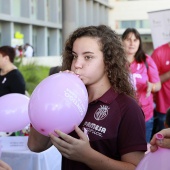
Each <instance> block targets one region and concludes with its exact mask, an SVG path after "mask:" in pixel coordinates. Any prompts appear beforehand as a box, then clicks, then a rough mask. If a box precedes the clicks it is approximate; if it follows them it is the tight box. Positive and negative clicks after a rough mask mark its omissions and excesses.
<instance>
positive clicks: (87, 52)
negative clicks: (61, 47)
mask: <svg viewBox="0 0 170 170" xmlns="http://www.w3.org/2000/svg"><path fill="white" fill-rule="evenodd" d="M72 53H73V54H77V53H76V52H74V51H72ZM83 54H94V53H93V52H91V51H86V52H84V53H83Z"/></svg>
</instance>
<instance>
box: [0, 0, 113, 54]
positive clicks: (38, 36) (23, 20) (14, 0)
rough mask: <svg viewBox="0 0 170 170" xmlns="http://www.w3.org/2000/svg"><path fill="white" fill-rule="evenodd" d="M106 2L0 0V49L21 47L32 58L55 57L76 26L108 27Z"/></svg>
mask: <svg viewBox="0 0 170 170" xmlns="http://www.w3.org/2000/svg"><path fill="white" fill-rule="evenodd" d="M109 9H111V6H109V4H108V0H0V46H2V45H12V46H15V45H24V44H25V43H29V44H31V45H32V46H33V48H34V55H35V56H59V55H61V52H62V47H63V44H64V42H65V40H66V38H67V37H68V35H69V34H70V32H72V31H73V30H74V29H75V28H77V27H79V26H87V25H98V24H108V10H109Z"/></svg>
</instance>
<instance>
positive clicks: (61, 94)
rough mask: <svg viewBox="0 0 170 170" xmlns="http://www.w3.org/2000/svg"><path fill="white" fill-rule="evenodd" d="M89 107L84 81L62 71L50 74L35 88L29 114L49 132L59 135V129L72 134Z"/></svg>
mask: <svg viewBox="0 0 170 170" xmlns="http://www.w3.org/2000/svg"><path fill="white" fill-rule="evenodd" d="M87 107H88V94H87V90H86V87H85V85H84V83H83V82H82V81H81V79H80V78H78V77H77V76H76V75H74V74H71V73H65V72H62V73H57V74H54V75H51V76H49V77H47V78H46V79H44V80H43V81H42V82H41V83H40V84H39V85H38V86H37V87H36V88H35V90H34V91H33V93H32V95H31V98H30V103H29V117H30V121H31V123H32V125H33V127H34V128H35V129H36V130H37V131H38V132H40V133H41V134H43V135H45V136H48V135H49V133H53V134H54V135H56V133H54V130H56V129H58V130H61V131H63V132H64V133H67V134H68V133H70V132H71V131H73V130H74V126H75V125H79V124H80V123H81V122H82V120H83V119H84V116H85V114H86V112H87ZM56 136H57V135H56Z"/></svg>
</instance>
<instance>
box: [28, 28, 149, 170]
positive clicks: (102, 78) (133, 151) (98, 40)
mask: <svg viewBox="0 0 170 170" xmlns="http://www.w3.org/2000/svg"><path fill="white" fill-rule="evenodd" d="M62 57H63V63H62V71H65V70H67V72H71V73H73V74H76V75H77V76H78V77H79V78H80V79H81V80H82V81H83V83H84V84H85V86H86V88H87V91H88V99H89V105H88V111H87V113H86V116H85V118H84V120H83V121H82V123H81V124H80V126H79V127H78V126H75V131H73V132H71V133H70V134H65V133H63V132H61V131H60V129H54V131H55V133H56V134H57V135H58V136H59V137H60V138H58V137H56V136H54V135H52V134H49V137H46V136H43V135H42V134H40V133H38V132H37V131H36V129H34V127H31V129H30V134H29V139H28V147H29V148H30V149H31V150H32V151H35V152H41V151H43V150H45V149H47V148H48V147H50V146H51V145H52V144H53V145H54V146H55V147H56V148H57V149H58V150H59V151H60V152H61V154H62V156H63V157H62V170H73V169H74V170H78V169H81V170H90V169H93V170H99V169H103V170H104V169H112V170H125V169H126V170H134V169H135V167H136V166H137V164H138V163H139V162H140V160H141V159H142V158H143V156H144V152H145V151H146V149H147V147H146V146H147V145H146V141H145V122H144V115H143V112H142V110H141V108H140V107H139V106H138V104H137V102H136V100H135V99H134V98H135V96H134V94H135V92H134V89H133V88H132V85H131V81H130V74H129V68H128V66H127V59H126V56H125V53H124V49H123V48H122V43H121V41H120V38H119V36H118V35H117V34H116V33H115V32H114V31H113V30H111V28H109V27H107V26H105V25H100V26H88V27H82V28H78V29H77V30H75V31H74V32H73V33H72V34H71V35H70V37H69V39H68V40H67V41H66V45H65V49H64V52H63V56H62ZM49 123H50V122H49ZM83 131H85V132H86V131H87V133H84V132H83ZM87 135H88V136H87Z"/></svg>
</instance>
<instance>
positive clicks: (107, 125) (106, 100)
mask: <svg viewBox="0 0 170 170" xmlns="http://www.w3.org/2000/svg"><path fill="white" fill-rule="evenodd" d="M84 127H85V128H86V129H87V131H88V136H89V140H90V145H91V147H92V148H93V149H95V150H96V151H98V152H100V153H102V154H104V155H106V156H108V157H110V158H112V159H115V160H120V158H121V155H123V154H126V153H129V152H135V151H146V150H147V143H146V140H145V119H144V114H143V112H142V110H141V108H140V107H139V105H138V104H137V102H136V101H135V100H134V99H132V98H130V97H129V96H127V95H124V94H117V93H115V92H114V91H113V89H112V88H111V89H109V90H108V91H107V92H106V93H105V94H104V95H103V96H102V97H101V98H99V99H98V100H96V101H94V102H92V103H90V104H89V107H88V111H87V114H86V116H85V118H84V120H83V122H82V123H81V125H80V128H81V129H82V130H83V128H84ZM70 135H71V136H73V137H76V138H78V136H77V135H76V133H75V132H72V133H71V134H70ZM79 169H81V170H90V168H89V167H88V166H86V165H85V164H83V163H80V162H77V161H72V160H69V159H66V158H64V157H63V158H62V170H79Z"/></svg>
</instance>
